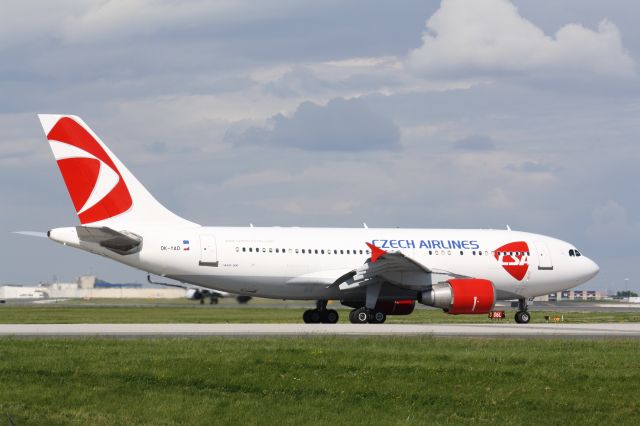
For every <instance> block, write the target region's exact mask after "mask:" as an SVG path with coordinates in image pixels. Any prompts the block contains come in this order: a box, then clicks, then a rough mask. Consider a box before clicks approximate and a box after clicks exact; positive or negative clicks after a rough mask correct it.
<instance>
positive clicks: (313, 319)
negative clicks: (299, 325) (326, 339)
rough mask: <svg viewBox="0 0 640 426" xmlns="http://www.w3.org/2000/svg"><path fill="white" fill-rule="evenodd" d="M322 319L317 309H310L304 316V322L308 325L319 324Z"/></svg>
mask: <svg viewBox="0 0 640 426" xmlns="http://www.w3.org/2000/svg"><path fill="white" fill-rule="evenodd" d="M320 319H321V318H320V311H318V310H317V309H308V310H306V311H304V313H303V314H302V320H303V321H304V322H305V323H306V324H318V323H319V322H320Z"/></svg>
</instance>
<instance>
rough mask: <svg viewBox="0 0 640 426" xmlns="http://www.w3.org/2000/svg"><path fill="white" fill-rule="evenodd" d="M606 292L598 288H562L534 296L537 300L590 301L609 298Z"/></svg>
mask: <svg viewBox="0 0 640 426" xmlns="http://www.w3.org/2000/svg"><path fill="white" fill-rule="evenodd" d="M610 298H611V297H610V296H607V294H606V293H603V292H601V291H598V290H564V291H558V292H556V293H549V294H547V295H544V296H538V297H536V298H535V300H536V301H539V302H564V301H591V300H605V299H610Z"/></svg>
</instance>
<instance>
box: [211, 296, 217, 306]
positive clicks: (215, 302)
mask: <svg viewBox="0 0 640 426" xmlns="http://www.w3.org/2000/svg"><path fill="white" fill-rule="evenodd" d="M209 304H210V305H217V304H218V298H217V297H212V298H211V302H209Z"/></svg>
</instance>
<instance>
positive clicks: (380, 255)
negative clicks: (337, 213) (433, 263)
mask: <svg viewBox="0 0 640 426" xmlns="http://www.w3.org/2000/svg"><path fill="white" fill-rule="evenodd" d="M367 246H369V248H370V249H371V258H370V260H368V261H367V262H366V263H364V264H363V265H362V266H359V267H358V268H356V269H353V270H351V271H349V272H347V273H346V274H344V275H342V276H341V277H340V278H338V279H337V280H335V281H334V282H333V284H331V286H338V287H339V288H340V290H349V289H352V288H356V287H362V286H366V285H369V284H373V283H374V282H376V281H378V280H380V279H384V280H388V281H391V282H394V281H400V283H401V282H402V277H405V276H406V277H409V276H410V277H411V281H413V282H425V283H427V282H429V281H430V280H429V277H430V275H432V274H433V275H444V276H449V277H456V278H462V277H464V276H463V275H459V274H456V273H453V272H449V271H443V270H439V269H431V268H428V267H427V266H425V265H423V264H421V263H420V262H417V261H416V260H414V259H412V258H410V257H408V256H406V255H404V254H403V253H401V252H399V251H395V252H388V251H385V250H382V249H381V248H379V247H376V246H375V245H373V244H371V243H367ZM398 277H400V280H398V279H397V278H398Z"/></svg>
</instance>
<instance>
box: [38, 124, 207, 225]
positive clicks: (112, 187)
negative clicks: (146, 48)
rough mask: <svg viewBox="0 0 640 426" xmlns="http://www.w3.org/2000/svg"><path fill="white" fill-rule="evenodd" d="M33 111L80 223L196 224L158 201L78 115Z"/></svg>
mask: <svg viewBox="0 0 640 426" xmlns="http://www.w3.org/2000/svg"><path fill="white" fill-rule="evenodd" d="M38 117H39V118H40V122H41V123H42V127H43V129H44V133H45V135H46V136H47V139H48V140H49V145H50V146H51V150H52V151H53V155H54V157H55V159H56V162H57V163H58V168H59V169H60V173H61V174H62V178H63V179H64V183H65V184H66V186H67V190H68V191H69V195H70V196H71V201H72V202H73V206H74V207H75V209H76V212H77V214H78V218H79V219H80V223H81V224H83V225H91V226H110V227H114V226H115V227H119V228H124V227H128V226H131V225H134V226H135V225H149V224H167V225H168V224H171V225H178V226H181V225H182V226H194V225H196V224H195V223H192V222H189V221H187V220H185V219H183V218H181V217H179V216H177V215H175V214H174V213H172V212H171V211H169V210H168V209H166V208H165V207H164V206H163V205H162V204H160V203H159V202H158V201H157V200H156V199H155V198H154V197H153V195H151V194H150V193H149V191H147V189H146V188H145V187H144V186H143V185H142V184H141V183H140V182H139V181H138V180H137V179H136V178H135V176H133V174H132V173H131V172H130V171H129V170H128V169H127V168H126V167H125V165H124V164H122V162H121V161H120V160H119V159H118V158H117V157H116V156H115V155H114V154H113V153H112V152H111V151H110V150H109V148H108V147H107V146H106V145H105V144H104V143H103V142H102V141H101V140H100V138H99V137H98V136H97V135H96V134H95V133H93V131H92V130H91V129H90V128H89V126H87V125H86V123H85V122H84V121H82V119H81V118H80V117H76V116H73V115H54V114H40V115H38Z"/></svg>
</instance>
